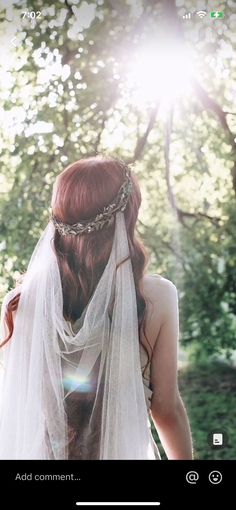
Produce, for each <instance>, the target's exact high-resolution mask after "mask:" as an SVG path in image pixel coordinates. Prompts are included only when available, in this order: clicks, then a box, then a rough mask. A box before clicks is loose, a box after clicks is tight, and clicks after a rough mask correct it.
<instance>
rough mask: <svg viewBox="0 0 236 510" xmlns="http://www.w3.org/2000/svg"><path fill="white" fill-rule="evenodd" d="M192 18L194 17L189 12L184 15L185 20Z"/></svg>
mask: <svg viewBox="0 0 236 510" xmlns="http://www.w3.org/2000/svg"><path fill="white" fill-rule="evenodd" d="M191 17H192V14H191V12H188V13H187V14H184V15H183V19H191Z"/></svg>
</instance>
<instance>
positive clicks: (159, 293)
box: [143, 274, 177, 306]
mask: <svg viewBox="0 0 236 510" xmlns="http://www.w3.org/2000/svg"><path fill="white" fill-rule="evenodd" d="M143 291H144V294H145V293H146V295H147V297H148V298H149V299H151V301H152V302H157V303H158V304H159V305H160V306H161V305H163V304H165V303H166V300H169V299H173V298H176V297H177V288H176V286H175V284H174V283H173V282H172V281H171V280H168V279H167V278H164V277H163V276H160V275H156V274H155V275H145V276H144V278H143Z"/></svg>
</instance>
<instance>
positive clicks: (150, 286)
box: [141, 275, 178, 347]
mask: <svg viewBox="0 0 236 510" xmlns="http://www.w3.org/2000/svg"><path fill="white" fill-rule="evenodd" d="M141 286H142V290H143V294H144V296H145V298H146V299H147V336H148V339H149V342H150V344H151V345H152V347H154V345H155V343H156V339H157V336H158V335H159V332H160V329H161V326H162V325H163V323H164V322H165V320H166V319H167V320H168V317H169V316H170V315H171V314H172V313H173V309H174V307H176V303H177V301H178V293H177V288H176V286H175V284H174V283H173V282H172V281H171V280H168V279H167V278H164V277H162V276H160V275H144V277H143V280H142V285H141Z"/></svg>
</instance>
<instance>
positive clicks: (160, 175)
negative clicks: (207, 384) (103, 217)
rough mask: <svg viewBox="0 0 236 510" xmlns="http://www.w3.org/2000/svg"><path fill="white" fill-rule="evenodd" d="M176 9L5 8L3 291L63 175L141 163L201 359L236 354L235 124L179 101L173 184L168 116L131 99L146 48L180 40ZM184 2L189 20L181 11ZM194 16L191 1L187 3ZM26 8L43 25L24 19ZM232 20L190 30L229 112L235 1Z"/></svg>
mask: <svg viewBox="0 0 236 510" xmlns="http://www.w3.org/2000/svg"><path fill="white" fill-rule="evenodd" d="M166 4H167V3H166V2H153V1H152V0H148V1H142V0H139V1H137V2H130V1H128V0H126V1H123V2H120V1H117V2H113V1H108V0H104V1H103V0H100V1H98V2H93V1H87V2H80V1H76V0H73V1H72V0H71V1H68V2H63V1H60V0H56V1H55V2H54V3H53V5H52V3H51V2H45V1H44V0H38V1H37V2H35V1H32V2H31V3H30V6H29V4H28V2H26V1H24V0H22V1H18V2H15V3H13V4H12V5H11V6H9V7H8V8H6V9H5V10H3V11H2V13H1V21H2V25H1V33H0V38H1V45H2V48H3V52H2V54H4V59H2V61H1V63H0V74H1V82H2V89H1V92H0V108H1V112H3V113H2V117H1V119H2V122H1V125H0V132H1V142H0V149H1V152H0V164H1V177H0V192H1V201H0V217H1V221H0V236H1V237H0V253H1V259H0V264H1V265H0V294H1V296H3V295H4V293H5V292H6V290H7V289H8V288H11V287H12V286H13V285H14V280H15V278H17V277H18V276H19V273H20V272H23V271H25V269H26V267H27V263H28V261H29V258H30V255H31V253H32V250H33V247H34V245H35V243H36V241H37V239H38V237H39V235H40V233H41V231H42V229H43V228H44V227H45V225H46V223H47V221H48V217H49V208H50V200H51V193H52V185H53V182H54V180H55V177H56V176H57V175H58V173H59V172H60V171H61V170H62V169H63V168H64V167H65V166H66V165H67V164H68V163H70V162H72V161H75V160H76V159H79V158H81V157H85V156H89V155H93V154H97V153H104V154H105V153H109V154H114V155H117V156H118V157H121V158H123V159H126V160H128V161H129V160H132V161H133V162H134V171H135V172H136V174H137V176H138V179H139V182H140V186H141V191H142V196H143V201H142V206H141V210H140V222H138V225H137V230H138V232H139V233H140V234H141V235H142V236H143V238H144V240H145V243H146V245H147V246H148V247H149V249H150V252H151V265H150V268H149V272H150V273H151V272H154V273H161V274H162V275H163V276H166V277H168V278H170V279H172V280H173V281H174V283H175V284H176V285H177V287H178V289H179V301H180V314H181V338H182V342H183V344H184V345H186V346H190V345H193V346H194V349H192V351H193V352H195V357H197V356H198V357H199V356H201V355H202V353H207V354H213V353H223V354H224V355H225V356H228V357H229V356H230V354H231V353H232V352H233V351H234V349H235V345H236V327H235V326H236V305H235V302H236V300H235V294H236V276H235V263H236V260H235V236H236V229H235V193H234V190H233V180H232V175H233V164H234V160H235V151H234V147H233V140H232V139H233V137H234V136H235V134H233V133H235V132H236V123H235V116H234V115H230V114H227V115H226V119H227V122H228V128H229V129H226V128H225V127H224V125H223V123H222V122H221V121H220V120H219V116H218V117H217V115H216V112H213V110H212V109H211V107H210V106H209V105H210V103H209V101H208V102H207V101H206V100H205V102H204V101H201V99H200V96H199V94H197V93H196V91H194V89H193V91H192V94H191V95H190V96H186V97H182V98H181V99H178V100H177V101H176V102H175V104H174V106H173V123H172V126H171V136H170V147H169V149H170V150H169V152H168V159H169V173H170V175H169V177H170V182H169V184H168V175H167V166H166V158H165V150H166V148H167V125H168V122H169V115H170V111H169V109H168V108H167V109H166V110H165V109H164V110H163V109H162V110H161V109H160V110H159V112H158V114H157V117H156V119H155V118H154V117H153V112H154V109H155V107H156V105H153V101H151V99H150V98H149V97H146V99H145V101H144V102H142V101H141V102H137V101H136V102H135V101H133V100H132V94H131V91H130V90H129V88H128V86H127V79H128V74H129V70H130V68H131V67H132V60H133V52H135V51H137V48H139V46H140V45H141V46H142V45H144V46H145V45H146V44H148V43H151V44H154V43H155V44H156V43H157V42H158V45H160V44H163V48H164V47H165V44H166V42H167V41H168V40H169V38H170V33H171V34H172V37H173V38H174V37H176V38H178V31H177V30H176V23H174V22H173V20H172V21H171V18H168V19H165V6H166ZM180 4H181V5H180ZM229 4H230V2H229ZM176 5H177V10H176V12H175V13H174V15H175V19H177V17H178V16H179V19H181V18H182V14H183V12H182V11H183V8H182V3H181V2H176ZM188 9H189V10H190V11H191V10H194V2H192V1H188V2H186V3H185V9H184V11H185V10H188ZM25 10H30V11H33V10H35V11H42V16H41V18H40V20H35V21H34V20H30V19H28V18H25V19H22V12H23V11H25ZM227 13H228V14H227V16H228V22H227V25H226V24H225V22H222V23H221V24H219V23H218V25H217V26H216V25H214V24H213V22H212V24H211V25H210V24H209V22H208V24H207V23H206V22H203V21H199V22H192V21H191V22H188V23H183V24H182V25H181V31H182V35H183V40H182V42H183V43H184V45H185V47H186V48H188V49H189V50H190V51H191V55H192V61H193V64H194V66H195V74H196V75H197V76H198V77H200V78H199V81H200V83H201V86H202V87H205V90H206V91H207V93H208V95H209V96H210V98H213V99H214V98H217V101H218V103H219V105H220V106H219V108H220V109H221V110H222V111H223V110H224V111H227V112H232V101H233V94H234V88H235V77H236V58H235V37H233V34H234V23H235V21H234V19H235V18H234V16H233V7H232V6H231V5H229V7H228V9H227ZM10 19H12V20H13V21H11V22H10V21H9V20H10ZM9 23H10V25H9ZM9 26H11V30H10V31H9ZM14 35H15V36H16V39H17V41H18V42H17V44H16V48H14V47H13V46H12V45H11V44H10V40H11V39H12V37H13V36H14ZM176 41H177V39H176ZM178 42H179V41H178ZM155 65H156V64H155V62H154V64H153V68H154V67H155ZM140 78H141V77H140ZM223 117H224V115H223ZM152 118H153V119H154V120H153V122H152ZM147 128H148V129H149V134H148V136H146V133H147ZM145 136H146V138H145ZM142 140H143V146H142V149H140V147H141V145H142V144H141V143H140V142H141V141H142ZM231 173H232V175H231ZM170 188H171V189H170ZM171 193H172V195H173V196H174V198H175V205H174V206H173V203H171ZM172 202H173V200H172Z"/></svg>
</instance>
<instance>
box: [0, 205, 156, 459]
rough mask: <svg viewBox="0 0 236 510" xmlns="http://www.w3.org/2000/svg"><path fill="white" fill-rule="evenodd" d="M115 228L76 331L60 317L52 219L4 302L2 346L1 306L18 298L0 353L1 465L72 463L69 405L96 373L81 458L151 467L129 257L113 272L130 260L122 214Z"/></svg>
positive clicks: (80, 439)
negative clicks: (11, 327)
mask: <svg viewBox="0 0 236 510" xmlns="http://www.w3.org/2000/svg"><path fill="white" fill-rule="evenodd" d="M115 221H116V227H115V233H114V240H113V245H112V250H111V253H110V257H109V260H108V263H107V265H106V267H105V270H104V272H103V274H102V276H101V278H100V280H99V282H98V285H97V287H96V289H95V292H94V294H93V295H92V298H91V299H90V301H89V303H88V305H87V307H86V309H85V310H84V313H83V323H82V326H81V328H80V329H79V331H78V332H77V333H74V331H73V329H72V327H71V325H70V323H69V322H67V321H66V320H65V319H64V317H63V294H62V286H61V278H60V272H59V267H58V263H57V258H56V255H55V253H54V249H53V238H54V232H55V227H54V225H53V222H52V221H49V223H48V225H47V226H46V228H45V230H44V232H43V233H42V235H41V237H40V239H39V241H38V243H37V245H36V247H35V249H34V252H33V254H32V257H31V259H30V263H29V266H28V269H27V272H26V274H25V277H24V279H23V283H22V284H21V285H20V286H19V287H16V289H13V290H12V291H10V292H9V293H8V294H7V295H6V296H5V298H4V302H3V305H2V311H1V340H3V338H5V337H6V334H7V333H6V328H5V325H4V315H5V309H6V305H7V303H8V301H9V300H10V299H11V298H12V297H13V295H15V294H17V292H19V291H20V292H21V296H20V300H19V305H18V310H17V312H16V317H15V324H14V332H13V335H12V337H11V339H10V340H9V341H8V342H7V343H6V344H5V345H4V346H3V347H2V348H1V349H0V355H1V357H2V362H3V372H2V385H1V396H0V459H68V458H69V456H68V451H69V439H68V438H69V436H70V434H69V425H68V415H67V411H66V405H65V403H66V402H67V399H68V397H70V396H73V395H74V396H75V397H76V396H77V398H78V401H79V399H80V397H81V396H83V394H85V393H83V392H84V391H85V389H86V388H87V390H88V388H89V387H91V386H92V380H91V379H90V376H91V373H92V371H93V370H94V368H95V366H97V368H98V370H97V381H96V388H95V390H94V393H93V396H94V397H95V398H93V399H92V400H91V401H90V410H89V413H88V419H87V422H86V424H85V425H84V427H82V426H81V427H80V428H79V429H78V431H77V437H78V444H79V445H81V451H83V452H84V457H81V458H86V459H90V458H97V459H117V460H118V459H134V460H135V459H140V460H141V459H155V453H154V445H153V439H152V436H151V429H150V423H149V419H148V411H147V407H146V402H145V394H144V388H143V381H142V373H141V364H140V352H139V335H138V316H137V302H136V293H135V285H134V278H133V271H132V265H131V260H130V258H128V259H127V260H126V261H125V262H124V263H123V264H121V265H120V266H119V267H118V268H117V270H116V265H117V264H119V263H120V262H121V261H122V260H124V259H126V258H127V257H129V255H130V253H129V246H128V239H127V233H126V225H125V220H124V213H123V212H121V211H119V212H117V213H116V217H115ZM113 298H114V308H113V314H112V318H111V320H110V318H109V314H108V312H109V307H110V305H111V303H112V302H113ZM65 389H66V391H65ZM89 394H90V395H91V394H92V393H91V392H90V393H89ZM80 436H81V437H80ZM79 448H80V447H79Z"/></svg>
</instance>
